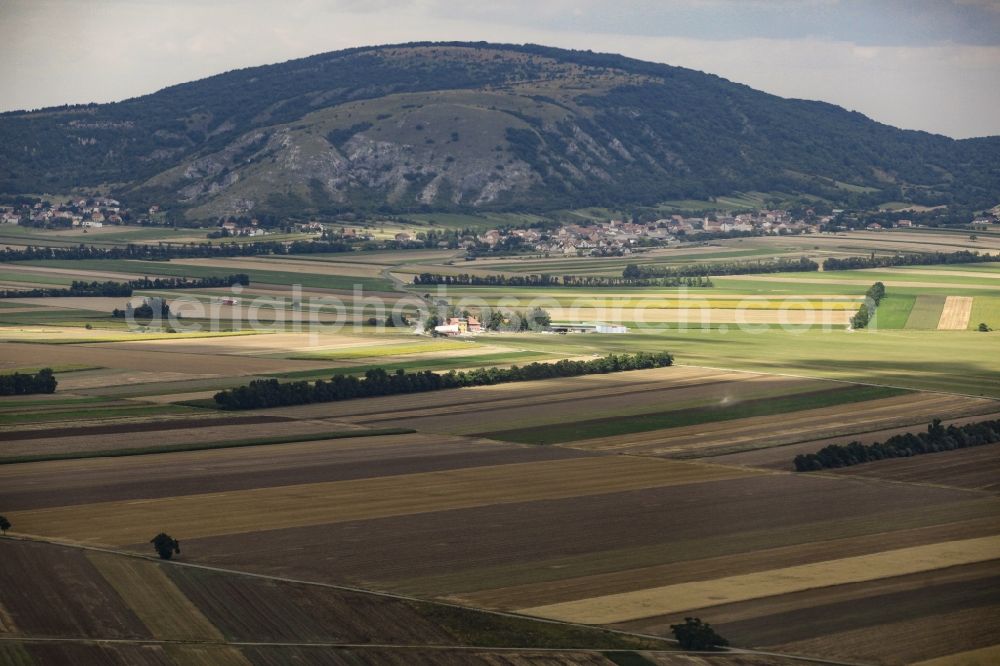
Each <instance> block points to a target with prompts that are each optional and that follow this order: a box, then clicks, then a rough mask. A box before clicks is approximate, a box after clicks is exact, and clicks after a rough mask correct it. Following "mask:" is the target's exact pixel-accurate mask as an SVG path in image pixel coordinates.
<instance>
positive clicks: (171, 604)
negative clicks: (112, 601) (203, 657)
mask: <svg viewBox="0 0 1000 666" xmlns="http://www.w3.org/2000/svg"><path fill="white" fill-rule="evenodd" d="M87 559H89V560H90V561H91V562H92V563H93V564H94V566H95V567H97V570H98V571H99V572H100V573H101V575H102V576H103V577H104V578H105V580H107V581H108V583H110V584H111V587H113V588H115V591H116V592H118V595H119V596H121V598H122V599H123V600H124V601H125V603H126V604H127V605H128V606H129V608H131V610H132V612H133V613H135V614H136V615H137V616H138V617H139V619H140V620H142V623H143V624H144V625H146V628H147V629H149V630H150V631H151V632H152V634H153V637H154V638H159V639H162V640H205V641H222V640H223V637H222V634H221V633H220V632H219V630H218V629H216V628H215V625H213V624H212V623H211V622H210V621H209V620H208V618H206V617H205V616H204V615H202V613H201V611H200V610H198V608H197V607H196V606H195V605H194V604H193V603H191V600H190V599H188V598H187V597H186V596H184V594H183V593H182V592H181V591H180V590H179V589H177V586H176V585H174V583H173V582H172V581H171V580H170V579H169V578H167V575H166V574H165V573H163V569H161V568H160V567H159V566H158V565H156V564H153V563H152V562H147V561H144V560H137V559H135V558H131V557H121V556H120V555H112V554H110V553H99V552H90V553H87Z"/></svg>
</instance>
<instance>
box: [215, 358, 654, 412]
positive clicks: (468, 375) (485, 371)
mask: <svg viewBox="0 0 1000 666" xmlns="http://www.w3.org/2000/svg"><path fill="white" fill-rule="evenodd" d="M673 361H674V359H673V357H672V356H671V355H670V354H668V353H667V352H658V353H646V352H638V353H636V354H609V355H608V356H605V357H603V358H596V359H593V360H589V361H572V360H566V359H564V360H561V361H556V362H555V363H529V364H528V365H525V366H516V365H514V366H511V367H509V368H478V369H476V370H472V371H470V372H455V371H454V370H452V371H451V372H447V373H443V374H439V373H435V372H431V371H430V370H425V371H423V372H412V373H408V372H406V371H405V370H403V369H399V370H397V371H396V372H395V373H394V374H389V373H388V372H386V370H384V369H383V368H373V369H371V370H368V371H367V372H366V373H365V376H364V377H363V378H362V377H356V376H354V375H335V376H334V377H332V378H331V379H330V381H324V380H322V379H320V380H318V381H316V382H308V381H298V382H279V381H278V380H277V379H258V380H255V381H252V382H250V383H249V384H248V385H246V386H239V387H237V388H233V389H228V390H225V391H220V392H219V393H216V394H215V402H216V404H217V405H219V406H220V407H222V408H223V409H258V408H261V407H281V406H285V405H304V404H308V403H312V402H336V401H339V400H350V399H352V398H367V397H373V396H380V395H395V394H399V393H422V392H425V391H440V390H442V389H450V388H460V387H463V386H483V385H489V384H504V383H508V382H520V381H530V380H534V379H550V378H553V377H575V376H577V375H594V374H605V373H610V372H623V371H626V370H645V369H648V368H663V367H667V366H669V365H672V364H673Z"/></svg>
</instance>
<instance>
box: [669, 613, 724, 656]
mask: <svg viewBox="0 0 1000 666" xmlns="http://www.w3.org/2000/svg"><path fill="white" fill-rule="evenodd" d="M670 628H671V629H672V630H673V632H674V638H676V639H677V642H678V643H679V644H680V646H681V648H683V649H685V650H715V649H716V648H720V647H725V646H727V645H729V641H727V640H726V639H725V638H723V637H722V636H720V635H719V634H717V633H716V632H715V629H712V625H710V624H708V623H707V622H702V621H701V620H700V619H698V618H696V617H686V618H684V624H672V625H670Z"/></svg>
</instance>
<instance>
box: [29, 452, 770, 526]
mask: <svg viewBox="0 0 1000 666" xmlns="http://www.w3.org/2000/svg"><path fill="white" fill-rule="evenodd" d="M755 473H756V472H750V471H748V470H739V469H735V468H731V467H723V466H721V465H704V464H701V463H688V462H678V461H672V460H661V459H656V458H629V457H625V456H616V457H610V458H604V457H601V458H590V457H587V458H574V459H569V460H554V461H541V462H531V463H515V464H508V465H495V466H490V467H475V468H464V469H455V470H448V471H440V472H425V473H418V474H405V475H398V476H390V477H376V478H366V479H356V480H350V481H336V482H324V483H308V484H299V485H292V486H281V487H271V488H256V489H252V490H240V491H229V492H216V493H210V494H203V495H185V496H179V497H164V498H158V499H143V500H131V501H117V502H103V503H98V504H80V505H76V506H67V507H55V508H47V509H36V510H29V511H20V512H18V513H17V514H16V518H15V520H16V521H17V528H18V531H19V532H21V533H23V534H32V535H42V536H46V537H53V538H60V539H68V540H71V541H78V542H87V543H101V544H108V545H129V544H140V543H144V542H146V541H147V540H148V539H149V529H150V527H149V526H150V525H183V533H184V536H185V537H186V538H188V539H194V538H200V537H207V536H215V535H224V534H240V533H247V532H255V531H258V530H260V529H266V526H263V525H262V524H261V520H260V518H261V513H260V508H261V507H267V516H268V523H269V524H270V525H275V526H277V525H280V526H281V527H283V528H290V527H307V526H311V525H323V524H328V523H337V522H345V521H352V520H364V519H371V518H384V517H389V516H402V515H412V514H417V513H423V512H428V511H442V510H449V509H460V508H470V507H477V506H488V505H496V504H509V503H514V502H526V501H532V500H545V499H561V498H568V497H580V496H586V495H596V494H604V493H609V492H618V491H623V490H639V489H642V488H656V487H663V486H673V485H684V484H692V483H701V482H705V481H715V480H722V479H732V478H739V477H743V476H748V475H752V474H755Z"/></svg>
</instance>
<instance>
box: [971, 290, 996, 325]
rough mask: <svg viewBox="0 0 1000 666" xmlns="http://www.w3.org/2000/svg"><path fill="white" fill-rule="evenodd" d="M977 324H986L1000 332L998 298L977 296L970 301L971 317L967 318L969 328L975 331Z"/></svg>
mask: <svg viewBox="0 0 1000 666" xmlns="http://www.w3.org/2000/svg"><path fill="white" fill-rule="evenodd" d="M979 324H986V325H987V326H989V327H990V328H992V329H996V330H1000V298H997V297H995V296H977V297H975V298H973V299H972V315H971V317H970V318H969V328H970V329H972V330H976V329H977V328H978V327H979Z"/></svg>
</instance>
